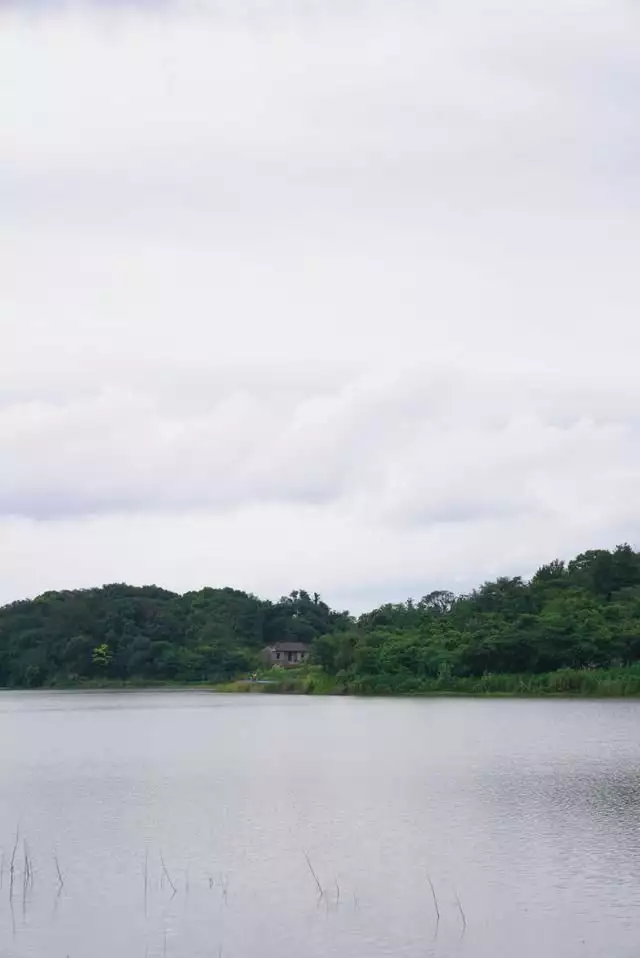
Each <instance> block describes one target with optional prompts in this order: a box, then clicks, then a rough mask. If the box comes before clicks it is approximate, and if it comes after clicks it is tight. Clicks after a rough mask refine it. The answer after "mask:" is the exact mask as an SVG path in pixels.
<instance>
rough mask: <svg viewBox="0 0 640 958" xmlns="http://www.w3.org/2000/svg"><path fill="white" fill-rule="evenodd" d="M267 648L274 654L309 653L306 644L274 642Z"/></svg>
mask: <svg viewBox="0 0 640 958" xmlns="http://www.w3.org/2000/svg"><path fill="white" fill-rule="evenodd" d="M267 648H268V649H269V650H270V651H273V652H308V651H309V646H308V645H305V643H304V642H274V643H273V645H268V646H267Z"/></svg>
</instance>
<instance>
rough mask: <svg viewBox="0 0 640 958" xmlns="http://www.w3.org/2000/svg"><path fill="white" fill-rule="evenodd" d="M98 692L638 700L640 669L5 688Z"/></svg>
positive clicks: (294, 672)
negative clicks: (429, 676)
mask: <svg viewBox="0 0 640 958" xmlns="http://www.w3.org/2000/svg"><path fill="white" fill-rule="evenodd" d="M38 690H42V691H60V692H74V691H77V692H92V691H96V692H100V691H103V692H104V691H131V692H143V691H165V692H171V691H175V692H180V691H182V692H189V691H192V692H197V691H200V692H217V693H232V694H243V695H312V696H313V695H316V696H317V695H321V696H354V697H358V698H528V699H532V698H535V699H544V698H592V699H612V698H617V699H622V698H640V671H639V670H638V669H637V667H634V666H630V667H620V668H617V669H562V670H559V671H557V672H547V673H539V674H536V673H531V674H521V675H510V674H495V675H483V676H465V677H457V678H456V677H452V676H447V677H444V676H440V677H439V678H425V677H418V676H414V675H410V674H406V675H383V676H358V675H344V674H342V675H336V676H332V675H329V674H327V673H326V672H324V671H323V670H322V669H321V668H319V667H318V666H307V667H304V668H301V669H290V670H286V671H285V670H275V669H272V670H270V671H268V672H265V673H264V674H261V675H260V676H259V678H257V679H248V678H245V677H242V678H240V677H239V678H236V679H230V680H227V681H215V680H213V681H212V680H202V681H196V682H184V681H181V682H172V681H169V680H166V679H165V680H158V681H154V680H145V679H140V680H139V679H126V680H124V679H115V678H114V679H107V678H104V677H101V678H100V679H98V678H96V679H88V680H86V681H81V682H77V681H76V682H64V681H58V682H54V683H48V684H42V685H40V686H37V687H30V688H29V687H25V686H8V687H4V688H2V689H0V691H3V692H20V691H38Z"/></svg>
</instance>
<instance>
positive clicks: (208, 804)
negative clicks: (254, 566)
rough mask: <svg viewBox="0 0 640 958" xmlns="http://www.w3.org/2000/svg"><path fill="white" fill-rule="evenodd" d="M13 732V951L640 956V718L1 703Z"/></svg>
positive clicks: (9, 917) (430, 704) (426, 708)
mask: <svg viewBox="0 0 640 958" xmlns="http://www.w3.org/2000/svg"><path fill="white" fill-rule="evenodd" d="M0 735H1V738H0V813H1V819H0V845H1V847H2V850H3V856H4V857H3V865H2V888H1V889H0V955H2V956H3V958H5V956H29V958H35V956H37V958H66V956H69V958H114V956H119V958H145V955H146V956H147V958H153V956H164V955H166V956H169V958H172V956H174V958H178V956H179V958H197V956H203V958H204V956H208V958H219V956H224V958H256V956H259V958H304V956H309V958H315V956H325V958H326V956H338V958H375V956H400V955H402V956H407V958H413V956H415V958H418V956H430V955H433V956H443V958H444V956H449V955H451V956H458V955H460V956H462V955H465V956H469V958H489V956H491V958H496V956H511V955H516V954H517V955H518V956H519V958H528V956H536V958H540V956H543V955H544V956H548V955H549V956H561V958H564V956H566V958H572V956H580V958H585V956H594V958H596V956H597V958H602V956H605V955H606V956H607V958H616V956H627V955H629V956H631V955H633V956H636V955H637V953H638V942H640V704H637V703H635V702H597V701H588V702H577V701H549V702H547V701H508V700H502V701H497V700H484V701H481V700H462V699H458V700H447V699H438V700H415V701H414V700H390V699H388V700H358V699H331V698H326V699H323V698H303V697H300V698H293V697H292V698H287V697H278V696H273V697H272V696H266V695H262V696H261V695H255V696H243V695H236V696H226V695H215V694H207V693H199V692H168V693H165V692H142V693H115V692H114V693H102V692H100V693H62V692H61V693H49V692H33V693H2V694H1V695H0ZM18 827H19V841H18V846H17V850H16V855H15V860H14V880H13V890H11V882H10V869H9V861H10V858H11V855H12V851H13V847H14V845H15V836H16V829H17V828H18ZM25 840H26V851H27V858H28V859H29V861H30V862H32V869H33V871H32V877H33V880H32V881H29V880H27V881H26V882H25V880H24V874H23V873H24V870H25V868H24V857H25V855H24V852H25V845H24V842H25ZM305 855H306V856H308V859H309V862H310V865H309V864H308V863H307V860H306V858H305ZM56 858H57V862H58V865H59V867H60V873H61V876H62V881H63V882H64V884H61V882H60V879H59V878H58V875H57V868H56ZM163 861H164V867H163V865H162V862H163ZM311 869H313V871H314V872H315V875H316V876H317V879H318V882H319V883H320V885H321V886H322V889H323V894H322V895H320V893H319V891H318V888H317V886H316V881H315V878H314V876H313V874H312V871H311ZM429 878H430V879H431V881H432V883H433V887H434V889H435V893H436V897H437V901H438V907H439V911H440V920H439V921H437V918H436V913H435V907H434V902H433V897H432V893H431V889H430V886H429ZM172 884H173V885H174V886H175V889H176V891H175V893H174V891H173V889H172V887H171V885H172Z"/></svg>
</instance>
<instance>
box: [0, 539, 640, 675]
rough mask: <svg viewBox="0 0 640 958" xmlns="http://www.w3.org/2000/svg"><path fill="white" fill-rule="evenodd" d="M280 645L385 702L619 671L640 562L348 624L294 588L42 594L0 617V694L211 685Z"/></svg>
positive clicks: (636, 630)
mask: <svg viewBox="0 0 640 958" xmlns="http://www.w3.org/2000/svg"><path fill="white" fill-rule="evenodd" d="M283 640H284V641H291V640H293V641H299V642H306V643H308V644H309V645H310V647H311V649H312V655H313V660H314V661H315V662H316V663H317V664H318V665H320V666H322V667H323V669H324V670H325V671H326V672H327V673H329V674H330V675H341V676H343V677H346V678H348V679H349V680H350V681H351V682H352V684H355V685H356V686H358V684H359V685H360V687H362V688H372V689H381V690H383V689H384V688H389V689H394V690H395V689H397V690H402V689H403V688H406V689H407V690H410V689H411V688H414V687H416V685H417V684H419V682H420V681H421V680H424V679H437V678H440V679H442V680H443V682H446V679H447V677H461V678H464V677H466V676H482V675H487V674H488V673H513V674H517V673H543V672H550V671H554V670H559V669H566V668H574V669H584V668H612V667H618V666H626V665H630V664H632V663H634V662H637V661H638V660H640V553H637V552H634V550H633V549H632V548H631V547H630V546H629V545H626V544H625V545H620V546H618V547H616V548H615V549H614V550H612V551H608V550H604V549H595V550H589V551H588V552H584V553H581V554H580V555H578V556H576V557H575V558H574V559H572V560H571V561H570V562H568V563H565V562H562V561H560V560H555V561H553V562H550V563H548V564H547V565H543V566H541V568H540V569H538V570H537V572H536V573H535V574H534V575H533V576H532V578H531V580H530V581H524V580H523V579H522V578H520V577H518V576H516V577H513V578H509V577H505V576H502V577H499V578H497V579H496V580H495V581H491V582H485V583H484V584H482V585H481V586H479V587H478V588H477V589H475V590H474V591H473V592H471V593H470V594H467V595H455V594H454V593H452V592H448V591H445V590H440V591H431V592H428V593H427V594H425V595H424V596H423V597H422V598H420V599H417V600H415V599H408V600H407V601H406V602H401V603H388V604H385V605H382V606H380V607H379V608H376V609H373V610H372V611H370V612H367V613H364V614H363V615H361V616H359V617H357V618H356V617H354V616H351V615H349V613H348V612H343V611H335V610H333V609H331V608H330V607H329V606H328V605H327V604H326V603H325V602H324V601H323V600H322V599H321V597H320V596H319V595H318V594H317V593H309V592H306V591H304V590H296V591H294V592H291V593H290V594H289V595H287V596H283V597H282V598H281V599H279V600H278V601H277V602H272V601H268V600H262V599H259V598H258V597H256V596H255V595H252V594H249V593H246V592H242V591H239V590H237V589H231V588H215V589H214V588H206V589H201V590H200V591H197V592H187V593H186V594H184V595H178V594H176V593H173V592H168V591H166V590H165V589H161V588H157V587H156V586H144V587H141V588H139V587H134V586H129V585H125V584H113V585H106V586H103V587H102V588H96V589H82V590H75V591H62V592H46V593H45V594H44V595H41V596H38V597H37V598H36V599H32V600H25V601H21V602H14V603H12V604H10V605H7V606H5V607H4V608H1V609H0V685H1V686H4V687H17V688H24V687H27V688H28V687H38V686H43V685H51V684H57V683H73V682H83V681H88V680H94V681H100V680H122V681H136V680H140V681H142V680H144V681H177V682H194V681H220V680H224V679H226V678H230V677H233V676H236V675H241V674H243V673H246V672H247V671H249V670H250V669H253V668H255V666H256V665H257V664H258V662H259V652H260V650H261V649H262V647H263V646H265V645H267V644H269V643H272V642H276V641H283Z"/></svg>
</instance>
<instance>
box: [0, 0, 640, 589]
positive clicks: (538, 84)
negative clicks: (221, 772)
mask: <svg viewBox="0 0 640 958" xmlns="http://www.w3.org/2000/svg"><path fill="white" fill-rule="evenodd" d="M36 8H38V9H39V10H40V12H42V16H38V15H36V16H31V13H32V12H33V11H35V10H36ZM0 9H1V10H2V11H3V12H2V27H3V29H2V31H1V32H0V63H2V65H3V66H2V70H3V74H4V75H5V76H6V82H4V83H3V84H2V93H1V94H0V124H1V126H2V129H3V131H4V132H3V151H2V158H1V159H0V202H1V203H2V209H3V217H2V221H1V222H0V242H2V245H3V250H4V251H5V252H4V253H3V261H2V264H0V272H1V275H0V289H1V290H2V292H1V293H0V296H1V298H2V304H1V305H2V315H3V333H2V352H1V354H0V543H1V546H0V581H2V582H3V583H4V585H3V586H2V589H3V590H4V591H3V593H2V594H0V598H14V597H15V596H16V595H20V594H21V593H23V592H29V591H32V590H33V589H37V588H39V587H40V586H43V587H45V586H48V585H51V584H54V583H55V584H57V585H65V586H69V585H74V584H76V583H78V584H80V583H81V584H88V582H89V581H91V577H92V576H93V577H94V578H95V579H96V580H98V581H100V580H101V579H102V578H117V579H120V578H123V577H125V576H127V577H129V578H132V579H135V580H141V579H152V578H153V579H158V580H160V581H162V583H163V584H167V585H170V586H172V585H175V586H181V585H182V586H184V587H189V586H191V585H194V584H198V583H201V582H204V581H208V580H209V579H215V580H217V581H219V580H220V579H222V580H223V581H232V582H234V583H236V582H237V583H238V584H241V585H245V586H246V587H248V588H253V589H255V590H256V591H265V590H266V591H268V592H271V591H274V590H278V589H281V588H286V587H287V586H290V585H291V584H292V581H293V580H294V579H295V578H296V576H298V575H303V574H304V575H308V576H309V577H311V578H313V580H314V581H313V582H312V583H311V584H312V585H314V587H315V585H316V584H317V585H318V586H319V587H320V588H323V589H329V590H330V592H331V595H332V596H336V597H337V599H340V601H343V600H344V601H345V603H346V604H350V603H351V599H350V598H349V597H350V596H351V597H353V601H354V602H355V603H356V604H357V603H358V602H365V601H368V597H372V596H374V595H375V596H380V597H381V598H383V597H385V596H386V594H387V593H388V594H390V595H391V594H392V595H395V596H400V597H402V596H403V595H404V594H407V593H408V592H410V591H414V590H417V589H419V587H420V583H421V582H425V591H426V590H427V587H428V586H429V584H430V583H431V584H434V583H435V584H438V585H447V584H453V585H455V584H456V583H459V584H460V585H461V586H463V585H464V584H465V583H467V584H468V583H469V582H473V581H474V580H475V579H477V578H481V577H483V576H484V575H490V574H497V573H499V572H504V571H510V570H518V571H525V572H526V571H530V570H531V568H532V567H533V566H534V564H535V563H536V562H537V561H542V560H544V559H546V558H548V557H550V556H552V555H554V554H557V553H562V554H567V553H568V552H571V551H572V550H573V549H574V548H582V547H585V546H589V545H598V544H613V543H614V542H615V541H617V540H618V539H627V538H629V539H632V538H633V536H634V535H635V534H636V530H637V528H638V518H639V515H638V513H639V512H640V505H638V506H636V499H637V496H636V491H635V490H636V489H637V482H638V471H639V469H640V455H639V454H638V452H637V449H638V442H637V434H638V413H639V408H640V403H639V401H640V394H639V392H638V387H637V385H636V379H637V376H636V368H635V367H636V356H637V354H638V350H639V349H640V327H639V326H638V323H637V317H636V315H635V314H636V303H637V298H638V293H639V292H640V290H639V282H640V281H639V278H638V275H639V274H638V270H637V263H636V260H637V253H636V251H637V249H638V247H639V244H640V213H639V208H638V200H639V199H640V190H639V181H638V164H637V158H638V151H639V149H640V138H639V133H638V129H637V124H636V122H635V116H636V114H637V101H638V95H639V93H640V69H639V68H638V63H640V58H639V57H638V53H639V52H640V51H639V49H638V46H639V41H638V39H637V38H638V36H639V34H638V30H637V26H638V13H637V11H636V9H635V7H633V6H632V5H630V4H627V3H623V2H613V3H611V2H608V3H604V2H600V0H593V2H590V3H589V4H588V5H587V6H586V7H585V6H584V5H581V6H580V11H579V14H578V11H577V7H576V5H575V4H574V3H573V2H572V0H563V2H562V3H560V5H559V6H558V5H557V4H556V5H554V6H553V8H552V7H551V6H550V5H549V4H542V5H541V4H540V3H534V2H525V3H523V4H520V5H519V6H518V8H517V10H516V9H515V8H513V7H509V8H505V7H504V6H503V5H501V4H498V3H491V4H488V5H485V7H483V8H482V9H480V8H478V7H476V6H475V5H473V4H471V3H469V2H468V0H459V2H455V3H452V4H448V5H447V6H446V7H444V6H440V5H437V4H419V3H412V2H406V3H396V4H394V5H393V8H392V9H391V8H390V7H389V5H388V4H383V3H381V2H371V3H358V4H356V3H352V4H345V3H337V2H325V3H324V4H321V5H313V4H310V3H303V2H302V0H299V2H291V3H289V4H278V5H274V4H271V3H258V2H257V0H256V2H252V3H244V4H238V3H235V2H234V3H231V2H230V0H229V2H227V0H224V2H223V0H219V2H216V3H214V2H201V3H195V2H174V3H167V4H164V5H162V8H159V7H158V6H157V5H153V8H152V7H151V5H145V4H143V3H142V4H140V3H131V4H126V3H122V4H117V5H113V4H108V5H107V4H101V3H98V2H94V3H69V4H66V5H60V4H53V3H51V4H40V5H37V4H31V5H29V4H26V5H25V4H21V5H15V4H8V3H6V2H5V3H4V4H0ZM8 91H9V92H8ZM53 520H55V521H53ZM212 541H215V543H216V548H215V550H212V549H211V548H210V546H209V544H210V543H211V542H212ZM63 579H64V581H63ZM426 580H428V581H426ZM445 580H446V581H445Z"/></svg>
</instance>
